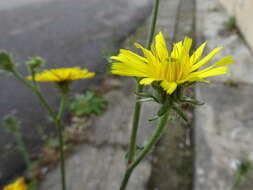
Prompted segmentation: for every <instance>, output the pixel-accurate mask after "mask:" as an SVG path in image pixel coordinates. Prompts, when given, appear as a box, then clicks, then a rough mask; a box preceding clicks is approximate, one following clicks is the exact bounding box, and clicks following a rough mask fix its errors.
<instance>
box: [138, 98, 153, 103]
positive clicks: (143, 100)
mask: <svg viewBox="0 0 253 190" xmlns="http://www.w3.org/2000/svg"><path fill="white" fill-rule="evenodd" d="M153 101H154V99H153V98H141V99H139V100H137V102H153Z"/></svg>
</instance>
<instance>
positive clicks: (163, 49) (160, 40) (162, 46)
mask: <svg viewBox="0 0 253 190" xmlns="http://www.w3.org/2000/svg"><path fill="white" fill-rule="evenodd" d="M155 42H156V43H155V49H156V53H157V55H158V57H159V59H160V60H164V59H166V58H167V57H169V53H168V49H167V45H166V42H165V39H164V36H163V34H162V32H159V34H157V35H156V37H155Z"/></svg>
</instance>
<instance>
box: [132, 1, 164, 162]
mask: <svg viewBox="0 0 253 190" xmlns="http://www.w3.org/2000/svg"><path fill="white" fill-rule="evenodd" d="M159 1H160V0H155V4H154V9H153V12H152V19H151V24H150V28H149V33H148V38H147V42H146V48H147V49H150V46H151V44H152V41H153V38H154V33H155V27H156V21H157V14H158V9H159ZM143 88H144V86H143V85H140V84H137V88H136V92H137V94H138V93H142V92H143ZM140 98H141V97H140V96H138V95H137V97H136V103H135V107H134V114H133V123H132V130H131V136H130V145H129V152H128V162H127V163H128V164H131V163H132V161H133V160H134V155H135V151H136V138H137V132H138V127H139V121H140V114H141V102H139V101H138V100H139V99H140Z"/></svg>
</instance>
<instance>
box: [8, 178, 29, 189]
mask: <svg viewBox="0 0 253 190" xmlns="http://www.w3.org/2000/svg"><path fill="white" fill-rule="evenodd" d="M3 190H28V185H26V184H25V180H24V178H23V177H20V178H18V179H17V180H16V181H15V182H14V183H12V184H10V185H7V186H5V187H4V189H3Z"/></svg>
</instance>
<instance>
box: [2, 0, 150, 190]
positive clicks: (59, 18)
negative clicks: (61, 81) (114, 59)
mask: <svg viewBox="0 0 253 190" xmlns="http://www.w3.org/2000/svg"><path fill="white" fill-rule="evenodd" d="M150 2H151V0H71V1H70V0H8V1H0V49H4V50H7V51H9V52H12V53H13V56H14V58H15V59H16V60H17V61H18V62H23V61H25V60H27V59H28V58H29V57H31V56H41V57H43V58H45V59H46V61H47V67H50V68H54V67H62V66H68V67H69V66H82V67H86V68H88V69H90V70H91V71H95V72H97V73H98V76H101V75H102V73H104V71H105V60H104V59H103V58H102V55H103V54H105V53H110V52H112V51H114V50H115V49H117V48H118V47H119V44H120V42H121V41H122V40H123V39H124V38H125V37H126V36H127V35H129V33H131V32H132V31H134V29H135V28H137V27H138V26H139V25H140V24H141V23H142V22H143V21H144V19H146V18H147V16H148V14H149V13H150V8H151V3H150ZM21 71H22V72H24V73H25V71H23V70H22V69H21ZM98 80H99V77H98V78H97V79H93V80H89V81H82V82H78V83H76V84H75V87H74V88H75V89H77V88H78V89H79V90H80V89H84V88H86V87H87V86H90V85H92V84H94V83H96V82H98ZM0 89H1V91H0V120H2V118H3V116H4V115H6V114H8V113H10V112H13V111H14V112H16V115H17V116H18V118H20V119H21V121H22V129H23V133H24V136H25V139H26V141H28V142H30V143H29V149H30V150H34V149H35V148H36V147H37V145H38V144H39V143H40V141H39V140H38V136H37V135H36V130H35V128H36V127H38V126H42V127H45V126H48V120H47V118H46V117H45V115H44V114H43V113H44V112H43V110H42V109H41V107H40V105H39V103H38V101H37V100H36V98H35V97H34V96H33V95H32V93H31V92H30V91H29V90H28V89H26V88H25V87H23V86H22V85H21V84H20V83H19V82H18V81H16V80H15V79H14V78H13V77H12V76H8V75H6V74H3V73H0ZM43 90H44V92H45V95H46V96H47V97H48V98H49V100H50V102H51V103H52V104H53V105H56V104H57V102H58V101H57V100H58V99H57V96H55V89H54V88H53V87H52V86H51V85H43ZM14 147H15V146H14V145H13V138H12V136H11V135H9V134H7V133H6V132H5V131H4V129H3V127H2V125H1V124H0V188H1V186H2V185H3V184H4V183H5V182H6V181H7V180H8V179H10V177H12V176H13V175H15V174H18V173H19V172H20V171H22V169H23V168H24V165H23V164H22V159H21V158H20V156H19V155H17V154H16V153H15V150H14Z"/></svg>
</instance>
